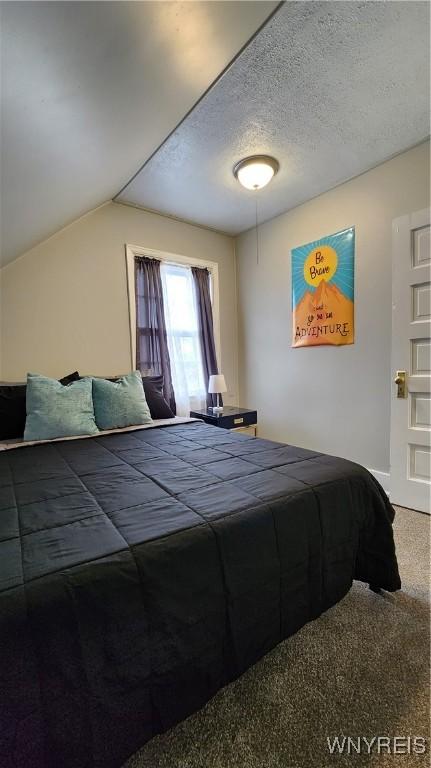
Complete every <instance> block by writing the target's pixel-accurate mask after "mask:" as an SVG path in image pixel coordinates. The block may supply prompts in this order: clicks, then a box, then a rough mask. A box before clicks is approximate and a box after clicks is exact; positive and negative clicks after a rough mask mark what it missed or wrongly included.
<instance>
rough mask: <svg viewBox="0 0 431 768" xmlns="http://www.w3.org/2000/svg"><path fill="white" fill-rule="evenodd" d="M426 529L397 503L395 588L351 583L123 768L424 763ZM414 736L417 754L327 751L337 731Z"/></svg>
mask: <svg viewBox="0 0 431 768" xmlns="http://www.w3.org/2000/svg"><path fill="white" fill-rule="evenodd" d="M430 522H431V519H430V518H429V517H428V516H427V515H423V514H420V513H418V512H414V511H412V510H408V509H401V508H397V514H396V519H395V524H394V529H395V537H396V546H397V556H398V562H399V567H400V573H401V580H402V583H403V587H402V591H400V592H398V593H395V594H390V593H383V594H382V595H376V594H374V593H373V592H371V591H370V590H369V589H368V588H367V587H366V586H365V585H363V584H361V583H359V582H355V583H354V585H353V587H352V589H351V591H350V592H349V594H348V595H347V596H346V597H345V598H344V599H343V600H342V601H341V602H340V603H339V604H338V605H336V606H334V608H331V610H329V611H327V613H325V614H324V615H323V616H321V617H320V618H319V619H317V620H316V621H314V622H311V623H310V624H307V625H306V626H305V627H303V628H302V629H301V630H300V631H299V632H298V633H297V634H296V635H294V636H293V637H291V638H289V639H288V640H286V641H284V642H282V643H281V644H280V645H278V646H277V647H276V648H275V649H274V650H273V651H271V653H269V654H268V655H267V656H265V658H263V659H262V660H261V661H260V662H259V663H258V664H256V665H255V666H254V667H252V668H251V669H249V670H248V671H247V672H246V673H245V674H244V675H242V677H241V678H239V679H238V680H236V681H235V682H234V683H232V684H230V685H228V686H227V687H226V688H224V689H223V690H221V691H220V692H219V693H218V694H217V695H216V696H215V697H214V698H213V699H212V700H211V701H210V702H209V703H208V704H207V705H206V706H205V707H204V708H203V709H202V710H200V711H199V712H197V713H196V714H194V715H192V716H191V717H189V718H188V719H187V720H185V721H184V722H182V723H180V724H179V725H177V726H176V727H175V728H173V729H172V730H170V731H169V732H167V733H165V734H163V735H161V736H157V737H155V738H154V739H152V740H151V741H150V742H148V744H146V745H145V746H144V747H143V748H142V749H141V750H139V752H137V753H136V754H135V755H133V757H131V758H130V759H129V760H128V762H127V763H126V764H125V766H124V768H327V767H328V768H330V766H339V768H343V767H344V766H352V765H354V766H379V767H380V766H382V768H387V767H388V766H394V768H396V767H397V768H410V766H412V767H413V766H414V767H416V766H429V765H430V752H429V749H430V744H429V737H430V725H429V717H430V698H429V695H430V687H429V684H430V669H429V652H430V605H429V604H430V572H429V571H430ZM343 734H344V735H346V736H352V737H356V738H357V737H358V736H365V737H367V738H371V737H372V736H389V737H391V738H392V737H394V736H411V737H413V736H421V737H425V738H426V739H427V746H426V754H422V755H418V754H410V755H400V754H399V755H394V754H391V755H389V754H387V753H384V754H380V755H379V754H377V750H376V748H374V750H371V754H364V753H361V754H355V753H353V754H350V755H348V754H347V753H346V754H333V755H331V754H330V752H329V749H328V744H327V737H334V736H336V735H340V736H342V735H343Z"/></svg>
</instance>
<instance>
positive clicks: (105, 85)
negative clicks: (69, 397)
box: [0, 1, 277, 263]
mask: <svg viewBox="0 0 431 768" xmlns="http://www.w3.org/2000/svg"><path fill="white" fill-rule="evenodd" d="M276 6H277V3H276V2H229V1H226V2H196V1H195V2H37V1H36V2H2V3H1V6H0V14H1V55H2V61H1V64H2V67H1V70H2V82H1V96H2V103H1V134H2V145H1V224H2V230H1V252H2V261H3V263H6V262H8V261H10V260H12V259H14V258H16V257H17V256H19V255H20V254H21V253H23V252H24V251H25V250H27V249H28V248H30V247H31V246H33V245H35V244H36V243H37V242H39V241H41V240H43V239H44V238H46V237H47V236H49V235H50V234H52V233H53V232H55V231H57V230H58V229H60V228H61V227H62V226H64V225H65V224H67V223H68V222H70V221H73V220H74V219H76V218H78V217H79V216H80V215H82V214H84V213H86V212H87V211H89V210H91V209H93V208H95V207H96V206H98V205H100V204H101V203H103V202H105V201H106V200H109V199H111V198H112V197H113V196H114V195H115V194H116V193H117V192H118V190H119V189H120V188H121V187H122V186H123V185H124V184H125V183H126V182H127V181H128V179H130V177H131V176H132V175H133V174H134V173H135V172H136V170H137V169H138V168H139V167H140V166H141V165H142V163H143V162H144V161H145V160H146V159H147V158H148V157H149V156H150V155H151V154H152V152H154V150H155V149H156V148H157V147H158V146H159V145H160V143H161V142H163V140H164V139H165V138H166V137H167V136H168V135H169V133H170V132H171V131H172V130H173V129H174V128H175V126H176V125H178V123H179V122H180V120H181V119H182V118H183V117H184V115H185V114H186V113H187V112H188V111H189V110H190V109H191V108H192V106H193V105H194V104H195V103H196V101H197V100H198V99H199V98H200V97H201V96H202V94H203V93H204V92H205V91H206V90H207V88H208V87H209V86H210V84H211V83H212V82H213V81H214V80H215V79H216V78H217V77H218V76H219V74H220V73H221V72H222V71H223V70H224V68H225V67H226V66H227V65H228V63H229V62H230V61H231V60H232V58H233V57H234V56H235V55H236V54H237V53H238V51H240V49H241V48H242V47H243V45H244V44H245V43H246V42H247V41H248V40H249V39H250V37H251V36H252V35H253V34H254V33H255V32H256V30H257V29H258V28H259V27H260V26H261V24H262V23H263V22H264V21H265V19H266V18H267V17H268V16H269V15H270V14H271V12H272V11H273V10H274V8H275V7H276Z"/></svg>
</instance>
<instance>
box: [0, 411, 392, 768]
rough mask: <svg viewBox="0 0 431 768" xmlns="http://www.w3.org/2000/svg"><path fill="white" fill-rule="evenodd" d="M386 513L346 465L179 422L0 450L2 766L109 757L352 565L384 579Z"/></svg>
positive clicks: (194, 697)
mask: <svg viewBox="0 0 431 768" xmlns="http://www.w3.org/2000/svg"><path fill="white" fill-rule="evenodd" d="M392 520H393V510H392V507H391V505H390V504H389V502H388V500H387V497H386V495H385V493H384V492H383V491H382V489H381V488H380V486H379V484H378V483H377V481H376V480H375V479H374V478H373V477H372V476H371V475H370V474H369V473H368V472H367V471H366V470H365V469H363V468H362V467H360V466H358V465H356V464H352V463H350V462H348V461H344V460H342V459H337V458H332V457H329V456H325V455H322V454H318V453H312V452H311V451H306V450H303V449H299V448H294V447H291V446H284V445H281V444H279V443H273V442H269V441H265V440H261V439H254V438H249V437H245V436H243V435H238V434H234V433H229V432H226V431H224V430H222V429H219V428H217V427H210V426H207V425H205V424H202V423H197V422H195V423H190V424H184V425H175V426H167V427H164V428H154V429H149V430H143V431H135V432H129V433H123V434H115V435H109V436H104V437H102V436H100V437H96V438H91V439H84V440H77V441H64V442H58V443H51V444H47V445H39V446H33V447H27V448H19V449H16V450H10V451H4V452H2V453H0V666H1V695H0V745H1V746H0V764H1V766H2V768H7V767H9V766H25V768H33V767H36V766H42V765H43V766H49V767H50V768H86V767H87V766H97V767H98V768H99V767H100V768H102V766H103V768H110V767H113V766H120V765H121V764H122V762H123V761H124V760H125V759H126V757H127V756H128V755H129V754H131V753H132V752H133V751H135V750H136V749H137V748H138V747H139V746H140V745H142V744H143V743H144V742H145V741H146V740H148V739H150V738H151V737H152V736H153V735H154V734H156V733H157V732H159V731H161V730H164V729H166V728H168V727H169V726H171V725H172V724H174V723H176V722H177V721H179V720H180V719H182V718H184V717H186V716H187V715H188V714H190V713H191V712H193V711H194V710H196V709H198V708H199V707H200V706H201V705H203V704H204V703H205V702H206V701H207V700H208V699H209V698H210V697H211V696H212V695H213V694H214V693H215V692H216V691H217V690H218V689H219V688H220V687H221V686H223V685H225V684H226V683H228V682H229V681H230V680H232V679H234V678H235V677H237V676H238V675H240V674H241V673H242V672H243V671H244V670H245V669H246V668H247V667H248V666H249V665H250V664H253V662H255V661H256V660H257V659H259V658H260V657H261V656H262V655H263V654H265V653H266V652H267V651H269V649H271V648H273V647H274V646H275V645H276V644H277V643H279V642H280V641H281V640H282V639H283V638H286V637H288V636H289V635H291V634H292V633H293V632H295V631H296V630H297V629H298V628H299V627H301V626H302V625H303V624H304V623H305V622H307V621H309V620H310V619H313V618H315V617H317V616H319V614H320V613H321V612H322V611H324V610H325V609H327V608H329V607H330V606H331V605H333V604H334V603H336V602H337V601H338V600H340V599H341V598H342V597H343V596H344V595H345V594H346V593H347V591H348V590H349V588H350V586H351V584H352V580H353V579H361V580H362V581H365V582H371V583H372V584H373V585H375V586H378V587H382V588H384V589H387V590H396V589H399V587H400V580H399V575H398V568H397V562H396V558H395V551H394V543H393V536H392V525H391V523H392ZM370 652H372V649H370Z"/></svg>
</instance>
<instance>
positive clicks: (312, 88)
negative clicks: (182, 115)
mask: <svg viewBox="0 0 431 768" xmlns="http://www.w3.org/2000/svg"><path fill="white" fill-rule="evenodd" d="M429 13H430V6H429V4H428V3H425V2H360V3H358V2H288V3H286V4H285V5H284V6H282V7H281V8H280V10H278V11H277V13H276V14H275V16H273V18H272V19H271V20H270V21H269V22H268V24H267V25H266V26H265V27H264V28H263V30H262V31H261V32H260V33H259V35H257V37H256V38H255V39H254V40H253V41H252V42H251V43H250V45H249V46H248V47H247V48H246V49H245V50H244V51H243V53H242V54H241V55H240V56H239V57H238V58H237V60H236V61H235V63H234V64H233V65H232V67H231V68H230V69H229V70H228V71H227V72H226V73H225V74H224V76H223V77H222V78H221V79H220V80H219V81H218V83H217V84H216V85H215V86H214V88H212V89H211V90H210V92H209V93H208V94H207V95H206V96H205V97H204V99H203V100H202V101H201V102H200V103H199V105H198V106H197V107H196V108H195V109H194V110H193V111H192V113H191V114H190V115H189V116H188V117H187V118H186V120H185V121H184V122H183V123H182V124H181V126H180V127H179V128H178V129H177V130H176V131H175V132H174V133H173V135H172V136H171V137H170V138H169V139H168V140H167V141H166V142H165V144H164V145H163V147H162V148H161V149H160V150H159V151H158V152H157V153H156V154H155V156H154V157H153V158H152V159H150V160H149V162H148V163H147V165H146V166H145V167H144V168H143V170H142V171H141V172H140V173H139V174H138V175H137V176H136V177H135V178H134V180H132V182H131V183H130V184H129V185H128V186H127V188H126V189H125V190H124V191H123V192H122V193H121V194H120V195H119V197H118V200H120V201H123V202H129V203H132V204H137V205H140V206H143V207H145V208H149V209H154V210H157V211H161V212H163V213H168V214H171V215H174V216H178V217H180V218H183V219H186V220H190V221H194V222H197V223H199V224H204V225H206V226H210V227H214V228H216V229H219V230H222V231H225V232H228V233H231V234H236V233H238V232H241V231H243V230H245V229H247V228H249V227H251V226H252V225H253V224H254V220H255V205H254V200H255V197H254V196H255V194H256V193H254V192H247V191H246V190H244V189H243V188H242V187H240V185H239V184H238V182H237V181H236V180H235V179H234V177H233V175H232V167H233V165H234V164H235V163H236V162H237V161H238V160H239V159H240V158H242V157H244V156H246V155H249V154H254V153H265V154H272V155H274V156H275V157H277V158H278V160H279V161H280V165H281V168H280V171H279V173H278V175H277V176H276V177H275V179H274V181H273V182H271V184H270V185H269V186H268V187H267V188H266V189H264V190H262V191H261V192H259V193H257V194H258V195H259V219H260V220H262V221H263V220H265V219H268V218H271V217H272V216H275V215H277V214H278V213H281V212H282V211H285V210H288V209H289V208H292V207H294V206H295V205H298V204H299V203H301V202H303V201H304V200H307V199H309V198H311V197H314V196H315V195H318V194H320V193H322V192H324V191H326V190H327V189H329V188H331V187H333V186H335V185H336V184H339V183H341V182H343V181H345V180H347V179H349V178H351V177H353V176H355V175H357V174H359V173H362V172H363V171H365V170H367V169H369V168H371V167H373V166H375V165H376V164H378V163H380V162H383V161H384V160H386V159H387V158H389V157H391V156H392V155H394V154H397V153H399V152H401V151H403V150H405V149H407V148H408V147H410V146H413V145H414V144H416V143H418V142H419V141H421V140H422V139H424V138H426V136H427V135H428V134H429Z"/></svg>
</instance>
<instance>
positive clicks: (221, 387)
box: [208, 373, 227, 413]
mask: <svg viewBox="0 0 431 768" xmlns="http://www.w3.org/2000/svg"><path fill="white" fill-rule="evenodd" d="M208 392H209V393H210V394H214V395H215V394H216V395H217V405H215V406H213V409H212V412H213V413H223V406H222V405H220V393H221V392H227V387H226V382H225V378H224V376H223V374H222V373H218V374H217V375H216V376H210V380H209V383H208Z"/></svg>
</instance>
